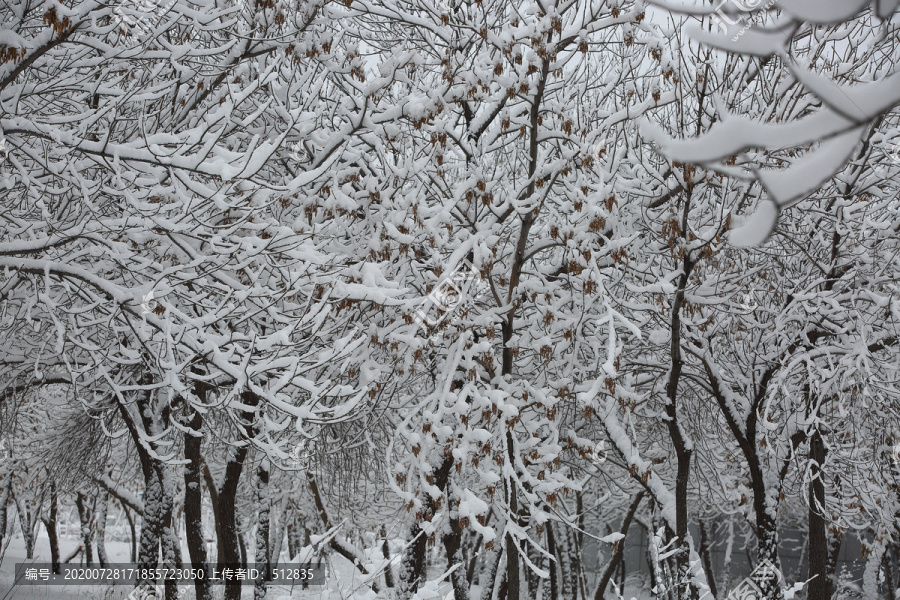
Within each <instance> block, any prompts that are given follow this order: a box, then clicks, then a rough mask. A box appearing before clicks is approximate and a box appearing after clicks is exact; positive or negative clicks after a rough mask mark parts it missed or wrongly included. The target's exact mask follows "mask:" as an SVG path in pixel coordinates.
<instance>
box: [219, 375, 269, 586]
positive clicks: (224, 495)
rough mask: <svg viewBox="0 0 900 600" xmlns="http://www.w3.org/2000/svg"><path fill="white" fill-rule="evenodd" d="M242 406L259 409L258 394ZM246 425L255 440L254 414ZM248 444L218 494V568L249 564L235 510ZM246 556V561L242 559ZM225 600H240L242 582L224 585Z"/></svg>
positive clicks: (232, 463)
mask: <svg viewBox="0 0 900 600" xmlns="http://www.w3.org/2000/svg"><path fill="white" fill-rule="evenodd" d="M241 402H242V403H243V404H244V405H246V406H254V407H255V406H256V405H257V404H258V403H259V398H258V397H257V396H256V394H252V393H250V392H244V393H243V394H242V395H241ZM243 418H244V420H245V421H246V422H247V425H245V426H246V428H247V431H246V432H245V433H246V435H247V437H248V438H249V437H252V436H253V431H252V429H251V427H252V426H251V425H250V424H249V423H251V422H252V418H253V413H249V412H245V413H244V415H243ZM247 452H248V445H247V443H245V444H243V445H241V446H240V447H238V448H235V449H234V450H233V451H232V455H231V458H230V459H229V460H228V462H227V463H226V465H225V478H224V480H223V481H222V487H221V488H219V490H218V492H217V494H216V495H217V498H216V503H217V504H218V521H217V522H218V524H219V527H218V528H217V529H218V532H219V535H220V536H221V544H220V545H219V548H220V553H219V559H218V563H219V568H220V569H221V568H222V567H223V566H224V565H225V564H228V565H230V566H231V567H234V566H235V565H239V564H240V565H243V564H244V563H245V562H246V548H245V547H244V544H243V543H242V540H241V537H242V536H241V535H240V534H239V533H238V530H237V515H236V514H235V509H236V506H237V491H238V483H239V482H240V478H241V473H242V471H243V469H244V461H245V460H246V458H247ZM242 554H243V556H244V557H243V558H242ZM224 600H241V583H240V582H239V581H233V582H226V583H225V597H224Z"/></svg>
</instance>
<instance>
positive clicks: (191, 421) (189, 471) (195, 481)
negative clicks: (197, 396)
mask: <svg viewBox="0 0 900 600" xmlns="http://www.w3.org/2000/svg"><path fill="white" fill-rule="evenodd" d="M195 393H196V388H195ZM187 410H188V415H187V416H188V419H187V423H186V424H185V425H186V429H187V430H186V431H185V432H184V458H185V460H186V461H187V464H186V465H185V466H184V533H185V538H186V541H187V547H188V555H189V556H190V558H191V568H193V569H204V570H206V569H208V565H207V564H206V563H207V556H206V541H205V539H204V536H203V513H202V507H203V486H202V478H203V475H202V470H203V457H202V456H201V454H200V451H201V444H202V441H203V438H202V427H203V417H202V416H201V415H200V413H199V412H197V411H196V410H194V409H193V408H190V407H189V408H188V409H187ZM194 595H195V597H196V598H197V600H212V589H211V587H210V585H209V582H208V581H206V580H205V579H195V580H194Z"/></svg>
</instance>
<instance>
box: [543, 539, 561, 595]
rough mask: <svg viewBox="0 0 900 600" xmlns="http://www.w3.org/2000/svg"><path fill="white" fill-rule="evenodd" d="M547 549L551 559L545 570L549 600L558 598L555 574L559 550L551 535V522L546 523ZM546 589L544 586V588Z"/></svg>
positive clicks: (557, 584)
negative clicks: (548, 578)
mask: <svg viewBox="0 0 900 600" xmlns="http://www.w3.org/2000/svg"><path fill="white" fill-rule="evenodd" d="M546 527H547V551H548V552H549V553H550V556H551V557H552V560H551V561H550V564H549V565H548V568H547V570H548V571H550V582H549V583H550V598H549V600H559V579H558V577H557V575H556V573H557V567H558V564H559V563H558V560H557V558H556V557H557V555H558V554H559V552H558V551H557V549H556V538H555V537H554V536H553V523H547V525H546ZM545 589H546V588H545Z"/></svg>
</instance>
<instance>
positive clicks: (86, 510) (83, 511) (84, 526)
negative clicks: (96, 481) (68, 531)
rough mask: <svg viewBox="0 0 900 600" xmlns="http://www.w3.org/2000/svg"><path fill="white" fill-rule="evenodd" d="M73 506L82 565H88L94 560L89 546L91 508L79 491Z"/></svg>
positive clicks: (91, 533)
mask: <svg viewBox="0 0 900 600" xmlns="http://www.w3.org/2000/svg"><path fill="white" fill-rule="evenodd" d="M75 507H76V508H77V509H78V521H79V523H80V524H81V547H82V548H83V549H84V554H83V555H82V557H83V558H84V565H85V566H86V567H90V566H91V565H92V564H93V562H94V551H93V548H92V547H91V537H92V535H93V532H91V508H90V506H88V504H87V497H85V495H84V494H82V493H81V492H78V493H77V494H76V495H75ZM29 558H31V557H29Z"/></svg>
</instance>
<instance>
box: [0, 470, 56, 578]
mask: <svg viewBox="0 0 900 600" xmlns="http://www.w3.org/2000/svg"><path fill="white" fill-rule="evenodd" d="M0 500H2V498H0ZM58 508H59V497H58V494H57V491H56V484H55V483H52V482H51V483H50V507H49V509H48V510H47V517H46V518H44V519H42V520H43V522H44V528H45V529H46V530H47V538H48V539H49V540H50V566H51V569H50V570H51V571H52V572H53V573H56V574H57V575H59V573H60V568H59V532H58V530H57V528H56V525H57V522H58V518H57V511H58ZM0 527H2V529H0V547H2V542H3V533H2V532H3V531H4V530H5V529H6V523H3V522H2V520H0Z"/></svg>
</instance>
